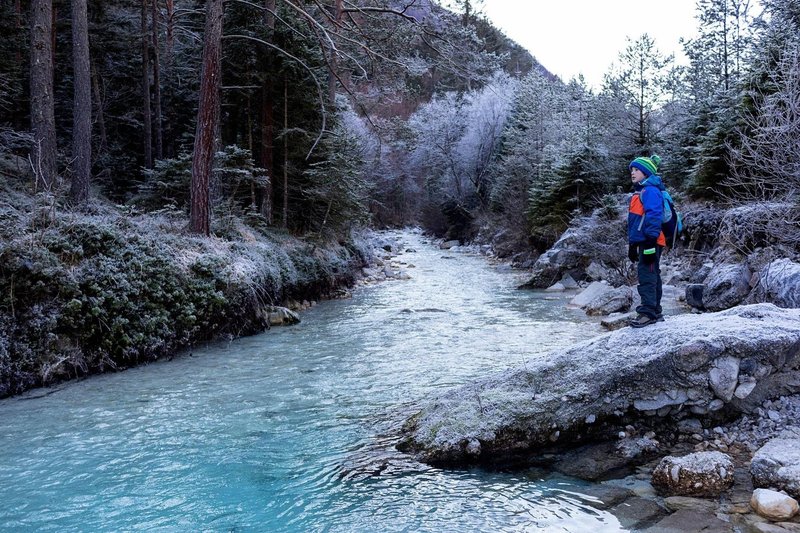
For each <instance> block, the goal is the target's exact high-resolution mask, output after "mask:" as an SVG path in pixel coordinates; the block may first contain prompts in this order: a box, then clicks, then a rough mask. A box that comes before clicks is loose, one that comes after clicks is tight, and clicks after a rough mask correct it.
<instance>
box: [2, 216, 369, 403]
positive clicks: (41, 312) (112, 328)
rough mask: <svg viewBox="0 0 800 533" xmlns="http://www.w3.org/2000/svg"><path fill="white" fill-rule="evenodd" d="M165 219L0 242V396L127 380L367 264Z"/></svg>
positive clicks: (323, 250) (238, 228) (330, 249)
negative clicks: (137, 369) (84, 378)
mask: <svg viewBox="0 0 800 533" xmlns="http://www.w3.org/2000/svg"><path fill="white" fill-rule="evenodd" d="M169 227H170V225H169V223H168V219H164V218H163V217H162V216H158V217H138V218H136V219H130V218H128V217H125V216H119V215H117V216H111V217H109V216H80V215H73V216H70V217H61V218H59V219H56V221H55V223H53V224H51V225H50V226H48V227H46V228H43V229H40V230H35V231H30V230H28V231H27V232H23V233H22V234H21V235H19V236H18V237H17V238H15V239H13V240H10V241H4V242H2V243H0V397H2V396H6V395H9V394H15V393H18V392H21V391H23V390H25V389H27V388H30V387H33V386H37V385H41V384H46V383H50V382H54V381H58V380H61V379H67V378H72V377H76V376H79V375H84V374H87V373H94V372H100V371H104V370H109V369H120V368H125V367H128V366H132V365H135V364H138V363H141V362H144V361H150V360H153V359H156V358H158V357H160V356H163V355H166V354H170V353H173V352H174V351H175V350H177V349H179V348H181V347H183V346H187V345H190V344H193V343H196V342H198V341H202V340H205V339H210V338H212V337H214V336H218V335H223V334H224V335H232V336H238V335H241V334H247V333H252V332H255V331H259V330H261V329H263V328H264V327H265V324H264V323H262V322H261V321H262V320H263V315H262V314H261V313H259V312H257V311H258V310H259V309H260V307H261V306H263V305H265V304H275V303H280V302H282V301H283V300H285V299H287V298H298V299H299V298H316V297H319V296H320V295H321V294H324V293H327V292H330V291H331V290H333V289H335V288H336V286H337V285H338V284H339V283H342V282H346V281H349V280H350V276H351V271H352V270H353V268H354V267H360V266H362V262H361V260H360V256H358V255H357V254H354V253H353V252H352V251H351V249H350V248H348V247H345V246H342V245H321V244H311V243H307V242H303V241H299V240H297V239H294V238H292V237H290V236H288V235H285V234H284V235H280V234H274V233H264V232H262V231H260V230H254V229H253V228H248V227H247V226H245V225H243V224H241V223H236V224H232V225H231V233H230V235H229V236H228V238H227V239H220V238H209V239H206V238H199V237H196V236H190V235H182V234H180V233H169V232H168V231H165V228H169Z"/></svg>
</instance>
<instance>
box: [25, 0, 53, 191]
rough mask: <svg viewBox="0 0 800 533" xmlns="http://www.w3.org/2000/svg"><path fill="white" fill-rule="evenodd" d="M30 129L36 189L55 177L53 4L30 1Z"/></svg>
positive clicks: (45, 186) (48, 185) (48, 186)
mask: <svg viewBox="0 0 800 533" xmlns="http://www.w3.org/2000/svg"><path fill="white" fill-rule="evenodd" d="M31 10H32V14H31V130H32V131H33V147H32V154H31V155H32V157H31V159H32V164H33V167H34V168H33V171H34V176H35V179H36V190H50V189H51V187H52V186H53V183H54V182H55V179H56V172H57V169H56V120H55V112H54V110H53V105H54V100H53V49H52V45H53V41H52V24H53V6H52V2H51V0H33V1H32V3H31Z"/></svg>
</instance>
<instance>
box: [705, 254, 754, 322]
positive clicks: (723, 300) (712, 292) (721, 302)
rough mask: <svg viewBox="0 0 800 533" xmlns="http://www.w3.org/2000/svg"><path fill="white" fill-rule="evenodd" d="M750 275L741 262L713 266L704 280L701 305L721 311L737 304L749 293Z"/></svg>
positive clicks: (710, 309) (711, 309)
mask: <svg viewBox="0 0 800 533" xmlns="http://www.w3.org/2000/svg"><path fill="white" fill-rule="evenodd" d="M750 275H751V274H750V271H749V270H748V269H747V266H745V265H743V264H739V265H720V266H718V267H716V268H714V270H712V271H711V273H710V274H709V275H708V277H707V278H706V281H705V289H704V290H703V300H702V301H703V306H704V307H705V308H706V309H708V310H709V311H722V310H723V309H730V308H731V307H733V306H735V305H739V304H740V303H742V301H744V299H745V298H747V295H748V294H750Z"/></svg>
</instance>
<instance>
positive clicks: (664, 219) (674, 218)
mask: <svg viewBox="0 0 800 533" xmlns="http://www.w3.org/2000/svg"><path fill="white" fill-rule="evenodd" d="M661 195H662V196H663V197H664V214H663V215H662V216H661V231H663V232H664V237H665V238H666V239H667V246H668V247H669V248H674V247H675V243H676V242H677V240H678V237H679V236H680V234H681V233H682V232H683V216H682V215H681V214H680V213H679V212H678V210H677V209H675V202H674V201H673V200H672V196H670V195H669V193H668V192H667V191H665V190H664V191H661Z"/></svg>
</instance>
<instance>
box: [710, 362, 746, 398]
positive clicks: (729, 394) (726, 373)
mask: <svg viewBox="0 0 800 533" xmlns="http://www.w3.org/2000/svg"><path fill="white" fill-rule="evenodd" d="M708 383H709V385H711V389H712V390H713V391H714V394H716V395H717V397H719V398H722V399H723V400H725V401H726V402H729V401H731V399H733V393H734V391H735V390H736V386H737V385H738V384H739V360H738V359H737V358H735V357H730V356H728V357H720V358H719V359H717V360H716V361H714V367H713V368H712V369H711V370H710V371H709V373H708Z"/></svg>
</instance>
